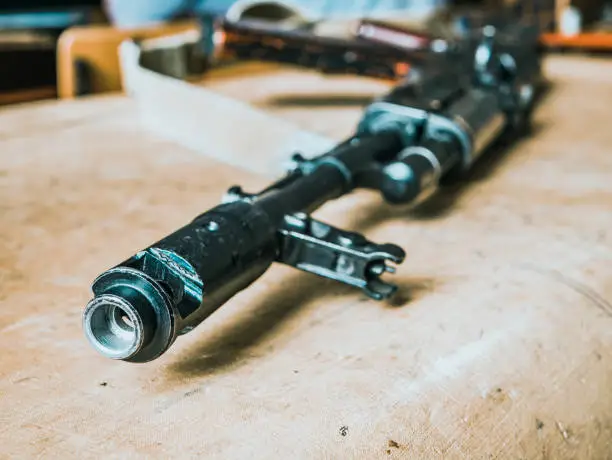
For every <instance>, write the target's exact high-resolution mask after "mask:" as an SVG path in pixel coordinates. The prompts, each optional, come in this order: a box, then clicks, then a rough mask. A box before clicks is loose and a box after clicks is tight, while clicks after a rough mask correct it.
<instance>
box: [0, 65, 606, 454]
mask: <svg viewBox="0 0 612 460" xmlns="http://www.w3.org/2000/svg"><path fill="white" fill-rule="evenodd" d="M546 67H547V72H548V74H549V76H550V78H551V79H552V80H553V82H554V83H555V88H554V90H553V91H552V93H551V94H550V95H549V96H548V98H547V100H546V103H545V104H544V106H542V108H541V110H539V112H538V114H537V122H536V132H535V135H534V137H533V138H532V139H529V140H526V141H524V142H521V143H519V144H517V145H516V146H515V147H514V148H513V149H512V150H511V151H507V152H505V154H503V155H500V156H499V157H497V159H496V160H495V161H492V160H489V161H484V162H483V164H482V165H481V166H480V167H479V168H478V171H477V172H476V174H475V175H474V177H472V178H471V180H470V181H469V182H468V183H466V184H464V185H463V186H462V187H460V188H458V189H457V188H452V189H448V190H444V191H442V192H441V193H440V194H439V195H438V196H436V197H434V199H433V200H432V201H431V202H430V203H428V204H427V205H426V206H424V207H423V208H421V209H417V210H415V211H411V212H407V211H406V210H400V209H394V208H391V207H388V206H384V205H381V200H380V198H379V197H378V196H376V195H375V194H373V193H368V192H364V193H356V194H354V195H352V196H350V197H346V198H344V199H342V200H339V201H337V202H335V203H331V204H329V205H327V206H325V207H324V208H323V209H322V210H321V211H320V212H318V213H317V216H318V217H319V218H321V219H322V220H326V221H329V222H330V223H333V224H335V225H338V226H342V227H345V228H348V229H354V230H357V231H361V232H365V234H366V235H367V236H368V237H369V238H371V239H373V240H375V241H381V242H384V241H392V242H395V243H397V244H400V245H402V246H403V247H404V248H405V249H406V252H407V254H408V257H407V260H406V262H405V263H404V264H403V265H402V266H401V267H400V268H399V270H398V274H397V275H396V276H395V281H396V282H398V283H399V284H400V286H401V291H400V295H399V296H398V298H396V299H395V300H394V301H393V302H389V303H376V302H373V301H370V300H367V299H365V298H364V297H363V296H362V295H361V294H360V293H359V292H356V291H354V290H351V289H348V288H344V287H342V286H338V285H336V284H333V283H331V282H328V281H325V280H321V279H319V278H316V277H314V276H311V275H307V274H302V273H298V272H295V271H292V270H291V269H289V268H286V267H282V266H275V267H273V268H272V269H271V270H270V271H269V272H268V273H267V274H266V275H265V276H264V277H263V278H262V279H261V280H260V281H259V282H258V283H256V284H255V285H254V286H253V287H252V288H250V289H249V290H247V291H244V292H243V293H241V294H240V295H238V296H237V297H236V298H234V299H233V300H232V301H230V302H229V303H228V304H227V305H226V306H224V307H223V308H222V309H221V310H219V311H218V312H217V313H216V314H215V315H213V316H212V317H211V318H209V320H208V321H206V322H205V323H204V324H202V325H201V326H200V327H199V328H198V329H197V330H196V331H194V332H192V333H191V334H189V335H187V336H185V337H183V338H180V339H179V340H178V341H177V343H176V344H175V346H174V347H173V348H172V349H171V351H169V352H168V353H167V354H166V355H164V356H163V357H162V358H160V359H159V360H157V361H154V362H152V363H149V364H146V365H133V364H127V363H122V362H115V361H111V360H107V359H104V358H102V357H99V356H98V355H96V354H95V352H94V351H93V350H92V349H91V348H90V347H89V345H88V344H87V343H86V342H85V339H84V337H83V334H82V331H81V325H80V319H81V312H82V308H83V306H84V304H85V303H86V302H87V300H88V299H89V296H90V293H89V286H90V283H91V281H92V280H93V278H94V277H95V276H96V275H97V274H99V273H100V272H102V271H103V270H105V269H107V268H109V267H111V266H112V265H114V264H115V263H118V262H120V261H122V260H124V259H125V258H126V257H127V256H129V255H131V254H133V253H134V252H135V251H136V250H137V249H140V248H142V247H145V246H147V245H148V244H150V243H151V242H153V241H156V240H157V239H158V238H160V237H162V236H164V235H165V234H167V233H168V232H170V231H172V230H174V229H176V228H177V227H178V226H180V225H183V224H184V223H186V222H188V221H189V220H190V219H191V218H192V217H194V216H195V215H196V214H197V213H199V212H201V211H202V210H205V209H207V208H208V207H211V206H213V205H215V204H217V202H218V200H219V198H220V196H221V194H222V193H223V191H224V190H225V189H226V188H227V187H228V186H229V185H232V184H234V183H241V184H242V185H244V186H245V188H246V189H251V190H255V189H257V188H259V187H260V186H262V185H264V183H265V182H266V179H264V178H263V177H260V176H257V175H255V174H252V173H249V172H246V171H243V170H238V169H236V168H233V167H230V166H227V165H224V164H221V163H219V162H217V161H213V160H212V159H209V158H206V157H205V156H203V155H201V154H198V153H195V152H192V151H189V150H187V149H185V148H181V147H177V146H176V145H174V144H172V143H171V142H169V141H164V140H160V139H159V138H157V137H156V136H155V135H154V134H152V133H150V132H147V130H146V129H144V128H143V127H142V126H141V125H140V124H139V122H138V117H137V115H136V108H135V107H134V105H133V103H132V101H130V100H129V99H127V98H124V97H121V96H112V97H102V98H94V99H85V100H78V101H72V102H62V103H59V102H54V103H36V104H31V105H23V106H21V107H16V108H11V109H3V110H1V111H0V210H1V214H0V216H1V217H0V223H1V225H0V353H1V354H0V458H39V457H40V458H62V459H69V458H79V459H84V458H102V457H111V458H169V457H176V458H178V457H180V458H224V459H226V458H236V459H243V458H367V459H371V458H411V459H412V458H424V459H430V458H512V459H518V458H524V459H527V458H528V459H532V458H544V459H563V458H598V459H601V458H612V392H611V391H610V388H611V386H612V305H611V304H610V301H609V300H607V299H610V298H612V265H611V262H612V234H611V233H610V229H611V228H612V188H611V184H612V178H611V177H612V176H611V174H612V126H611V125H610V110H611V107H612V79H611V78H610V76H611V75H612V62H609V61H603V60H591V59H588V58H575V57H571V58H567V57H557V58H551V59H550V60H549V61H548V62H547V66H546ZM354 110H355V111H358V110H359V108H358V107H354ZM332 112H333V111H332ZM332 112H329V111H327V112H326V113H328V114H327V115H325V116H329V117H330V118H329V120H330V124H331V123H333V113H332ZM300 116H301V117H302V119H303V115H300ZM320 116H321V115H320V113H319V115H318V116H317V120H313V122H314V121H316V123H318V124H320V123H321V118H320ZM228 134H229V133H228ZM288 153H290V152H288Z"/></svg>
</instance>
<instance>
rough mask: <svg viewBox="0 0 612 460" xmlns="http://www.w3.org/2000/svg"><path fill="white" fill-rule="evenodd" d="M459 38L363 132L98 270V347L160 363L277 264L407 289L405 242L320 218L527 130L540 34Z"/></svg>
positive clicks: (424, 189) (429, 182) (431, 177)
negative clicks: (396, 278)
mask: <svg viewBox="0 0 612 460" xmlns="http://www.w3.org/2000/svg"><path fill="white" fill-rule="evenodd" d="M515 32H516V30H515ZM519 35H520V34H519ZM527 36H528V37H529V35H527ZM293 38H295V37H293ZM254 43H255V42H253V44H251V45H253V46H255V45H254ZM328 44H329V43H326V44H325V46H327V45H328ZM251 45H249V46H251ZM362 45H363V44H359V46H362ZM460 45H461V46H457V47H455V48H449V50H448V51H447V52H446V53H444V54H439V53H434V54H435V56H434V57H432V63H430V64H431V65H424V66H422V67H421V69H420V71H419V72H413V73H411V74H409V75H408V78H407V79H406V80H405V81H403V82H402V83H400V84H399V85H398V86H397V87H396V88H394V89H393V90H392V91H391V92H390V93H389V94H387V95H385V96H383V97H381V98H379V99H378V100H376V101H373V103H372V104H371V105H370V106H369V107H367V108H366V110H365V112H364V116H363V118H362V120H361V122H360V123H359V126H358V128H357V130H356V133H355V135H354V136H351V137H350V138H348V139H346V140H345V141H344V142H341V143H340V144H338V145H337V146H336V147H335V148H333V149H331V150H330V151H329V152H327V153H325V154H323V155H321V156H319V157H316V158H312V159H305V158H303V157H302V156H301V155H299V154H295V155H294V156H293V166H292V167H291V168H290V170H289V171H288V172H287V174H286V176H285V177H283V178H282V179H280V180H278V181H277V182H275V183H273V184H271V185H270V186H268V187H266V188H265V189H264V190H262V191H261V192H259V193H246V192H244V191H243V190H242V189H241V188H240V187H239V186H234V187H232V188H230V189H229V190H228V192H227V193H226V195H225V197H224V199H223V204H221V205H219V206H217V207H215V208H213V209H211V210H210V211H208V212H206V213H204V214H202V215H200V216H199V217H197V218H196V219H195V220H194V221H193V222H191V223H189V224H188V225H186V226H185V227H183V228H181V229H179V230H177V231H176V232H174V233H173V234H171V235H169V236H167V237H166V238H164V239H162V240H160V241H158V242H157V243H155V244H153V245H151V246H149V247H148V248H146V249H144V250H142V251H140V252H138V253H137V254H136V255H134V256H133V257H131V258H130V259H128V260H126V261H124V262H123V263H121V264H119V265H117V266H116V267H114V268H112V269H110V270H108V271H107V272H105V273H103V274H102V275H101V276H100V277H98V279H97V280H96V281H95V282H94V284H93V292H94V298H93V299H92V300H91V301H90V302H89V304H88V305H87V307H86V309H85V312H84V316H83V326H84V329H85V333H86V336H87V338H88V339H89V341H90V342H91V344H92V345H93V347H94V348H95V349H96V350H98V351H99V352H100V353H101V354H103V355H104V356H107V357H109V358H113V359H121V360H125V361H132V362H146V361H150V360H153V359H155V358H157V357H158V356H160V355H161V354H163V353H164V352H165V351H166V350H167V349H168V348H169V347H170V346H171V345H172V343H173V342H174V340H175V339H176V338H177V336H179V335H180V334H185V333H187V332H189V331H190V330H192V329H193V328H195V327H196V326H197V325H198V324H200V323H201V322H202V321H203V320H204V319H205V318H207V317H208V316H210V315H211V314H213V313H214V312H215V311H216V310H217V309H218V308H219V307H220V306H221V305H223V304H224V303H225V302H226V301H227V300H229V299H230V298H231V297H232V296H234V295H235V294H236V293H238V292H240V291H241V290H243V289H245V288H246V287H248V286H249V285H250V284H251V283H253V282H254V281H255V280H256V279H258V278H259V277H260V276H261V275H262V274H263V273H264V272H265V271H266V270H267V269H268V268H269V267H270V266H271V265H272V264H273V263H274V262H279V263H283V264H286V265H290V266H292V267H295V268H298V269H300V270H303V271H306V272H309V273H312V274H316V275H318V276H321V277H325V278H329V279H332V280H335V281H337V282H340V283H344V284H347V285H350V286H353V287H356V288H359V289H361V290H362V291H363V292H364V293H365V294H367V295H368V296H370V297H372V298H374V299H378V300H381V299H384V298H386V297H388V296H390V295H392V294H393V293H394V292H395V290H396V286H394V285H392V284H389V283H387V282H386V281H384V280H383V278H382V275H383V274H385V273H393V272H394V270H395V269H394V267H393V265H389V263H391V264H400V263H402V261H403V260H404V257H405V254H404V251H403V249H401V248H400V247H398V246H395V245H393V244H378V243H374V242H371V241H369V240H367V239H366V237H365V236H363V235H360V234H357V233H353V232H349V231H346V230H342V229H338V228H335V227H332V226H330V225H327V224H324V223H322V222H319V221H317V220H314V219H312V218H311V217H310V216H309V215H308V214H309V213H311V212H313V211H314V210H316V209H317V208H319V207H320V206H321V205H323V204H324V203H326V202H328V201H330V200H333V199H336V198H340V197H342V196H343V195H346V194H348V193H350V192H351V191H352V190H355V189H358V188H368V189H373V190H377V191H379V192H380V193H381V195H382V196H383V198H384V199H385V200H386V201H387V202H389V203H398V204H399V203H401V204H414V203H418V202H420V201H422V200H424V199H425V198H427V197H428V196H430V195H431V194H432V193H434V192H435V191H436V190H437V188H438V184H439V183H440V181H441V180H442V179H443V178H444V177H446V176H449V175H450V174H451V173H453V172H454V171H465V170H467V169H469V168H470V167H471V166H472V165H473V163H474V162H475V161H476V160H477V158H478V157H479V156H480V155H481V154H482V153H483V152H485V151H486V149H487V148H488V147H489V146H490V145H491V144H492V143H493V142H495V140H496V139H498V138H500V136H502V135H503V134H504V133H508V132H510V133H513V134H520V132H521V131H519V130H517V128H518V127H519V126H522V125H524V124H525V123H528V121H529V117H530V115H531V109H532V107H533V104H534V100H535V99H534V96H535V93H536V91H537V89H538V84H539V81H540V79H541V73H540V64H539V60H538V59H539V55H538V54H537V53H534V52H531V51H530V50H533V49H535V48H536V47H537V39H529V40H527V41H520V40H518V39H517V38H516V37H515V36H511V37H510V38H508V37H507V35H506V34H503V33H499V34H498V33H496V31H493V30H491V29H490V28H487V29H486V30H484V36H483V39H482V40H481V41H479V42H477V41H474V40H471V39H470V40H467V41H466V43H463V44H460ZM325 46H324V47H323V48H325ZM247 48H248V47H247ZM323 48H321V49H319V51H321V52H327V51H328V50H329V48H325V49H323ZM362 49H363V50H365V49H368V50H369V49H370V48H367V47H364V48H362ZM296 50H297V48H296ZM317 52H318V51H317ZM315 54H316V53H315ZM364 56H365V54H364ZM534 61H535V62H534ZM525 69H527V70H525Z"/></svg>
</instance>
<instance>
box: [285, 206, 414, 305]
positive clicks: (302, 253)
mask: <svg viewBox="0 0 612 460" xmlns="http://www.w3.org/2000/svg"><path fill="white" fill-rule="evenodd" d="M280 234H281V235H282V242H281V249H280V254H279V258H278V260H277V261H278V262H281V263H284V264H287V265H291V266H293V267H295V268H299V269H300V270H303V271H306V272H309V273H313V274H315V275H319V276H322V277H324V278H329V279H333V280H335V281H339V282H341V283H344V284H348V285H350V286H354V287H358V288H360V289H362V290H363V292H364V293H365V294H367V295H368V296H370V297H371V298H373V299H376V300H382V299H385V298H387V297H389V296H391V295H392V294H393V293H394V292H395V291H396V289H397V287H396V286H395V285H393V284H389V283H386V282H384V281H383V280H381V279H380V276H381V275H382V274H383V273H385V272H390V273H393V272H394V269H393V267H390V266H387V264H386V262H387V261H390V262H393V263H396V264H400V263H402V262H403V260H404V257H405V253H404V250H403V249H402V248H400V247H399V246H396V245H394V244H376V243H372V242H371V241H368V240H367V239H366V238H365V237H364V236H363V235H360V234H359V233H353V232H347V231H344V230H340V229H338V228H335V227H332V226H331V225H327V224H324V223H323V222H319V221H317V220H314V219H311V218H310V217H309V216H308V215H306V214H303V213H299V214H292V215H288V216H286V217H285V223H284V225H283V226H282V227H281V229H280Z"/></svg>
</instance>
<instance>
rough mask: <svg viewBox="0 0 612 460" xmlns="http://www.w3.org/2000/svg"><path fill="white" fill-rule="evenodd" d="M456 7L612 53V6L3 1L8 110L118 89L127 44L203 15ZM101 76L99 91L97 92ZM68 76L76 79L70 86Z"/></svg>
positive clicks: (558, 44)
mask: <svg viewBox="0 0 612 460" xmlns="http://www.w3.org/2000/svg"><path fill="white" fill-rule="evenodd" d="M455 7H456V8H462V7H470V8H476V9H482V10H495V9H498V10H501V9H503V8H512V9H513V10H514V11H516V12H517V13H518V14H520V15H522V16H524V17H526V18H531V19H533V18H535V19H536V20H537V22H538V24H539V26H540V29H541V31H542V37H543V40H542V41H543V43H544V45H545V46H548V47H549V48H551V49H554V50H559V49H565V48H574V49H575V48H578V49H580V50H598V51H602V50H612V27H611V26H610V24H612V1H608V0H547V1H543V0H539V1H538V0H530V1H522V0H515V1H509V0H480V1H477V0H472V1H466V0H463V1H450V0H427V1H426V0H420V1H411V0H369V1H368V0H363V1H341V0H333V1H331V0H277V1H258V0H14V1H9V0H3V1H1V2H0V105H7V104H14V103H19V102H25V101H31V100H40V99H48V98H57V97H75V96H79V95H84V94H90V93H95V92H100V91H105V90H114V89H117V88H116V87H117V85H118V84H119V83H118V81H119V80H118V78H119V77H118V76H117V75H115V74H116V73H117V72H118V68H117V63H116V52H117V44H118V43H119V42H120V41H121V40H123V39H125V38H128V37H131V38H134V37H139V36H142V37H145V36H153V35H156V34H161V33H163V32H164V31H166V32H167V29H164V25H166V24H167V25H169V26H170V27H173V25H174V24H177V23H178V22H180V21H183V20H186V19H187V18H189V17H191V16H195V15H197V14H201V13H203V12H207V13H212V14H214V15H220V16H223V15H226V16H228V17H231V18H233V19H240V18H241V17H245V16H254V17H257V16H262V17H265V18H266V19H272V20H286V19H287V17H288V16H295V17H297V18H298V19H299V20H304V21H316V20H319V19H321V18H330V17H334V18H342V17H368V16H372V17H382V18H392V17H394V16H395V15H402V14H408V13H409V14H412V15H414V17H416V18H417V19H419V18H420V19H422V20H423V21H424V22H426V19H427V18H430V17H431V16H432V15H434V16H435V14H436V13H437V12H439V11H443V10H447V9H448V8H455ZM77 48H78V49H79V50H80V51H79V52H78V53H77V52H76V51H75V49H77ZM88 55H92V56H93V57H88ZM62 66H63V67H70V69H68V70H67V69H66V68H64V69H62ZM94 73H95V74H96V75H97V76H96V78H97V79H98V83H97V84H92V78H93V77H92V74H94ZM67 74H71V75H72V74H76V77H74V76H73V77H71V78H70V81H69V82H68V83H66V82H62V81H61V80H62V78H64V80H65V79H66V78H67V77H62V75H67ZM94 80H95V78H94ZM102 80H104V82H103V83H100V81H102ZM62 85H63V86H64V87H63V88H62Z"/></svg>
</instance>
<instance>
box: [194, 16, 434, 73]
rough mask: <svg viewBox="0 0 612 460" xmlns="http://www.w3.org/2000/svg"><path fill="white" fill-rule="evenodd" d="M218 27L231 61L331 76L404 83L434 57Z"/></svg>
mask: <svg viewBox="0 0 612 460" xmlns="http://www.w3.org/2000/svg"><path fill="white" fill-rule="evenodd" d="M218 27H219V28H220V29H221V30H222V31H223V34H224V40H223V46H222V53H223V55H224V56H225V57H226V58H230V57H231V58H234V59H237V60H258V61H269V62H278V63H284V64H290V65H295V66H299V67H307V68H310V69H315V70H318V71H319V72H322V73H328V74H335V73H342V74H346V73H349V74H357V75H361V76H368V77H374V78H382V79H391V80H398V79H400V78H403V77H404V76H406V74H407V73H408V71H409V69H410V67H411V66H412V65H413V64H414V63H418V62H422V61H424V60H426V59H427V56H428V54H430V53H429V50H428V44H429V42H428V41H426V42H424V46H423V47H421V48H413V49H410V50H408V49H406V48H402V47H397V46H388V45H384V44H381V43H378V42H377V41H374V40H372V39H370V38H369V37H367V36H364V37H360V36H356V37H355V38H354V39H343V38H337V37H326V36H321V35H315V34H314V33H313V32H312V31H311V30H308V29H292V30H283V29H278V28H277V26H275V25H274V24H268V23H265V22H261V21H259V22H258V21H246V20H244V21H238V22H229V21H226V22H224V23H223V24H222V25H219V26H218ZM396 33H399V32H396ZM208 35H210V34H208ZM205 36H206V35H205Z"/></svg>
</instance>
